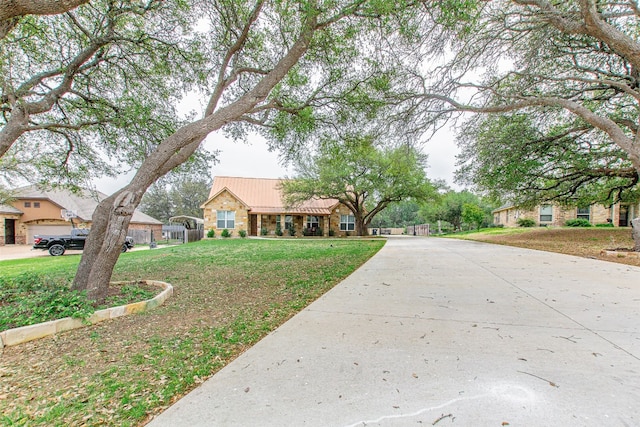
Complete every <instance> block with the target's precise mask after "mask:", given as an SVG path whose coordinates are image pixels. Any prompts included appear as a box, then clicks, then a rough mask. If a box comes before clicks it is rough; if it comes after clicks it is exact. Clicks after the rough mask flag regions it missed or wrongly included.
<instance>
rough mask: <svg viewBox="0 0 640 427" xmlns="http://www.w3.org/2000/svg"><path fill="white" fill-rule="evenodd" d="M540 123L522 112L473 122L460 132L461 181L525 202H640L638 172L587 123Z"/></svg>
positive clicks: (499, 197) (499, 196)
mask: <svg viewBox="0 0 640 427" xmlns="http://www.w3.org/2000/svg"><path fill="white" fill-rule="evenodd" d="M545 116H547V117H548V116H549V114H548V113H546V114H545ZM549 119H551V118H549ZM550 121H551V120H550ZM540 122H542V120H541V119H540V118H538V117H536V116H534V115H533V114H522V113H509V114H503V115H495V116H477V117H475V118H474V119H473V120H470V121H469V122H467V126H466V127H465V129H464V130H463V131H462V132H461V134H460V136H459V142H460V145H461V147H462V151H461V154H460V156H459V157H458V160H459V169H458V171H457V174H456V178H457V180H458V181H459V182H464V183H467V184H470V185H473V186H475V187H476V188H477V189H478V190H480V191H483V192H485V193H487V194H489V195H490V196H491V197H492V198H493V199H494V200H509V201H510V202H512V203H516V204H518V205H520V206H530V205H534V204H537V203H539V202H540V201H547V200H555V201H558V202H559V203H564V204H573V205H589V204H592V203H594V202H601V203H603V204H610V203H612V202H614V201H616V200H623V201H632V200H637V198H638V186H637V183H638V172H637V171H636V170H635V169H634V168H633V166H632V164H631V162H629V160H628V157H627V154H626V153H625V152H624V151H623V150H622V149H621V148H619V147H618V146H616V145H613V144H611V142H610V141H609V140H607V139H606V138H603V135H602V134H599V133H597V132H595V131H594V130H593V128H592V127H590V126H588V125H587V124H586V123H584V122H582V121H576V120H574V121H571V122H569V123H566V124H563V123H558V124H557V125H556V126H555V127H552V126H545V129H540V125H539V124H537V123H540ZM547 123H549V122H547Z"/></svg>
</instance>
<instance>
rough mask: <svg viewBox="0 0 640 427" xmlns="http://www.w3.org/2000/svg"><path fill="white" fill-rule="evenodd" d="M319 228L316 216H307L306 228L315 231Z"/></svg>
mask: <svg viewBox="0 0 640 427" xmlns="http://www.w3.org/2000/svg"><path fill="white" fill-rule="evenodd" d="M319 227H320V220H319V219H318V217H317V216H307V228H314V229H317V228H319Z"/></svg>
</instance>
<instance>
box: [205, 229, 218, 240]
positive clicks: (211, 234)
mask: <svg viewBox="0 0 640 427" xmlns="http://www.w3.org/2000/svg"><path fill="white" fill-rule="evenodd" d="M207 237H208V238H212V237H216V230H214V229H213V228H212V229H211V230H209V231H207Z"/></svg>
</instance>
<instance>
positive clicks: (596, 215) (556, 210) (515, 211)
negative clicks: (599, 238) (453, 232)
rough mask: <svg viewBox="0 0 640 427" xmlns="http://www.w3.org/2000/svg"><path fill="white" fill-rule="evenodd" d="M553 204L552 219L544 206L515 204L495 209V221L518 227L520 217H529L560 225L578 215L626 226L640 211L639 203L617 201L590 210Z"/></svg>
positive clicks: (594, 206)
mask: <svg viewBox="0 0 640 427" xmlns="http://www.w3.org/2000/svg"><path fill="white" fill-rule="evenodd" d="M550 206H551V219H548V218H545V217H544V216H545V215H544V214H545V212H542V213H541V208H542V206H536V207H535V208H533V209H530V210H525V209H520V208H518V207H514V206H508V207H503V208H499V209H496V210H494V211H493V223H494V224H495V225H503V226H504V227H517V226H518V219H520V218H527V219H532V220H534V221H535V223H536V225H538V226H554V227H559V226H563V225H565V223H566V222H567V221H568V220H571V219H576V218H578V217H581V218H584V219H587V220H588V221H589V222H590V223H591V224H593V225H596V224H607V223H609V222H612V223H613V225H614V226H620V227H626V226H628V225H630V220H631V218H633V215H634V213H638V212H640V210H639V209H638V206H637V205H629V204H621V203H617V204H615V205H612V206H611V207H606V206H603V205H598V204H595V205H591V206H589V210H588V212H586V211H582V210H581V211H580V212H579V211H578V208H575V207H563V206H559V205H550Z"/></svg>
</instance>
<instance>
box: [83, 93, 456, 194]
mask: <svg viewBox="0 0 640 427" xmlns="http://www.w3.org/2000/svg"><path fill="white" fill-rule="evenodd" d="M203 99H205V98H204V97H202V96H198V95H197V94H195V93H190V94H188V95H186V96H185V97H184V98H183V100H182V102H181V103H180V104H179V105H178V107H177V109H178V114H180V115H181V116H183V117H186V116H187V115H190V114H196V116H197V115H198V112H199V111H204V108H205V105H204V104H203V102H204V101H203ZM204 146H205V147H206V148H207V149H209V150H219V151H220V155H219V160H220V162H219V163H218V164H216V165H212V167H211V176H212V177H215V176H238V177H244V178H284V177H285V176H288V177H292V176H293V172H294V171H293V170H292V169H287V168H285V167H283V166H282V165H281V164H280V163H279V162H278V153H277V152H269V150H267V143H266V141H265V140H264V139H263V138H262V137H261V136H259V135H256V136H255V137H252V138H250V143H242V142H234V141H233V140H230V139H227V138H225V137H224V135H223V134H222V132H214V133H212V134H210V135H209V136H208V137H207V139H206V140H205V142H204ZM424 152H425V153H426V154H428V155H429V160H428V165H429V168H428V169H427V177H428V178H429V179H432V180H433V179H444V180H445V181H446V182H447V184H449V185H450V186H453V187H454V188H456V189H458V188H457V187H456V186H454V185H453V172H454V170H455V156H456V154H457V153H458V149H457V146H456V144H455V135H454V132H453V131H452V130H450V129H449V128H447V127H444V128H442V129H441V130H439V131H438V132H437V133H436V134H435V135H434V136H433V137H432V138H431V140H429V141H427V142H426V143H425V145H424ZM133 175H134V173H133V172H131V173H129V174H123V175H121V176H119V177H118V179H113V178H104V179H100V180H95V181H94V183H95V185H96V188H97V189H98V190H99V191H102V192H103V193H106V194H112V193H114V192H115V191H116V190H119V189H120V188H122V187H124V186H125V185H126V184H128V182H129V181H130V180H131V178H132V177H133Z"/></svg>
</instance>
